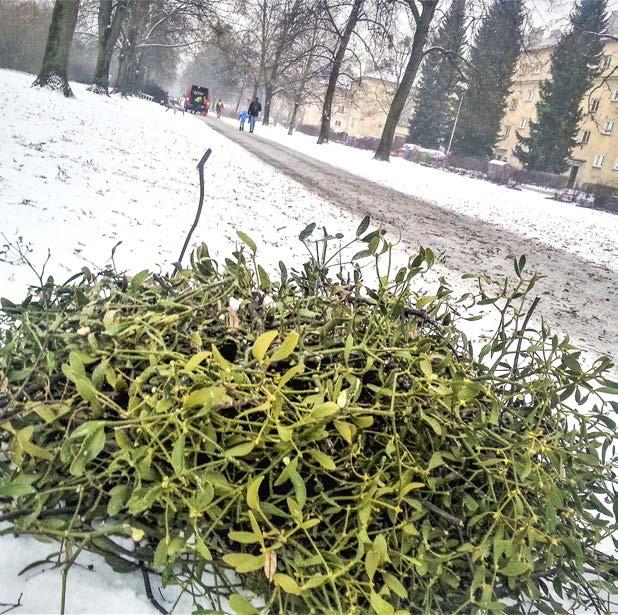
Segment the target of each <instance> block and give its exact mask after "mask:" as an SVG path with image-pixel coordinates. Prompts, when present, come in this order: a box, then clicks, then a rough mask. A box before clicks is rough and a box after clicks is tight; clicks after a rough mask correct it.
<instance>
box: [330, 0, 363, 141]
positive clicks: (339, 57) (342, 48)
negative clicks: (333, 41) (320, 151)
mask: <svg viewBox="0 0 618 615" xmlns="http://www.w3.org/2000/svg"><path fill="white" fill-rule="evenodd" d="M364 2H365V0H354V4H353V5H352V11H351V13H350V16H349V17H348V21H347V22H346V25H345V30H344V31H343V35H342V37H341V39H340V40H339V45H338V46H337V53H336V54H335V58H334V59H333V66H332V68H331V71H330V78H329V79H328V87H327V88H326V96H325V97H324V106H323V107H322V123H321V125H320V135H319V136H318V143H327V142H328V137H329V135H330V116H331V112H332V107H333V100H334V98H335V92H336V90H337V81H338V80H339V73H340V72H341V66H342V64H343V59H344V57H345V52H346V50H347V48H348V43H349V42H350V37H351V36H352V32H354V28H355V27H356V24H357V22H358V18H359V16H360V12H361V9H362V8H363V4H364Z"/></svg>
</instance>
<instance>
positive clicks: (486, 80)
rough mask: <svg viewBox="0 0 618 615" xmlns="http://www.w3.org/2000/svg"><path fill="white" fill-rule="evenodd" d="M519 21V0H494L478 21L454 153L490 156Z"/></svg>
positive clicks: (508, 81) (510, 77) (521, 11)
mask: <svg viewBox="0 0 618 615" xmlns="http://www.w3.org/2000/svg"><path fill="white" fill-rule="evenodd" d="M523 21H524V9H523V0H495V2H494V3H493V4H492V5H491V7H490V8H489V10H488V11H487V14H486V15H485V17H484V18H483V20H482V22H481V25H480V27H479V31H478V34H477V36H476V39H475V41H474V46H473V47H472V52H471V54H470V65H471V66H470V67H469V68H468V70H467V76H468V88H467V90H466V91H465V92H464V94H463V102H462V106H461V113H460V116H459V122H458V125H457V130H456V133H455V139H454V141H453V150H454V151H455V152H457V153H458V154H461V155H464V156H490V155H491V154H492V152H493V148H494V146H495V145H496V141H497V140H498V133H499V131H500V122H501V121H502V117H503V116H504V111H505V106H506V99H507V97H508V95H509V92H510V88H511V83H512V80H513V73H514V71H515V65H516V63H517V59H518V58H519V54H520V53H521V49H522V26H523Z"/></svg>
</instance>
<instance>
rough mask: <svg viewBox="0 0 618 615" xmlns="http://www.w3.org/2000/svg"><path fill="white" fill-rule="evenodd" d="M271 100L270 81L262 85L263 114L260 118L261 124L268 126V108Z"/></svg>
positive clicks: (271, 89) (271, 86) (271, 87)
mask: <svg viewBox="0 0 618 615" xmlns="http://www.w3.org/2000/svg"><path fill="white" fill-rule="evenodd" d="M272 101H273V85H272V82H271V81H268V82H267V83H266V86H265V87H264V116H263V118H262V124H263V125H264V126H268V124H269V123H270V108H271V106H272Z"/></svg>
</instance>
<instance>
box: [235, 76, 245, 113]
mask: <svg viewBox="0 0 618 615" xmlns="http://www.w3.org/2000/svg"><path fill="white" fill-rule="evenodd" d="M246 85H247V77H246V76H245V77H243V79H242V85H241V86H240V94H238V100H237V101H236V111H235V113H236V117H238V109H240V103H241V101H242V97H243V94H244V93H245V87H246Z"/></svg>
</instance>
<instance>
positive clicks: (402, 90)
mask: <svg viewBox="0 0 618 615" xmlns="http://www.w3.org/2000/svg"><path fill="white" fill-rule="evenodd" d="M437 4H438V2H437V0H435V1H427V0H425V1H424V2H423V10H422V12H421V15H420V18H419V19H418V22H417V24H416V30H415V32H414V41H413V43H412V52H411V53H410V59H409V60H408V65H407V66H406V70H405V72H404V73H403V78H402V79H401V83H400V84H399V87H398V88H397V91H396V92H395V96H394V97H393V102H392V103H391V106H390V109H389V110H388V116H387V117H386V123H385V124H384V130H383V131H382V137H381V139H380V143H379V144H378V147H377V149H376V153H375V155H374V158H375V159H376V160H385V161H387V162H388V160H389V158H390V155H391V149H392V147H393V139H394V138H395V130H396V129H397V124H398V122H399V118H400V117H401V112H402V111H403V108H404V106H405V104H406V101H407V100H408V96H410V89H411V88H412V84H413V83H414V79H416V73H417V72H418V68H419V66H420V65H421V61H422V60H423V51H424V49H425V44H426V43H427V35H428V34H429V26H430V25H431V21H432V19H433V16H434V13H435V12H436V6H437Z"/></svg>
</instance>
